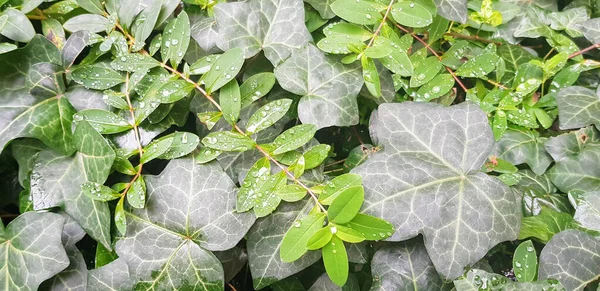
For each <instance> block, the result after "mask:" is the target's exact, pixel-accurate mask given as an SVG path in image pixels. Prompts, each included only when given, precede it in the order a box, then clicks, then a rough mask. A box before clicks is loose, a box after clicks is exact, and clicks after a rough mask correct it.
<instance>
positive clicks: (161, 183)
mask: <svg viewBox="0 0 600 291" xmlns="http://www.w3.org/2000/svg"><path fill="white" fill-rule="evenodd" d="M146 184H147V187H148V201H147V206H146V208H144V209H134V210H133V211H132V212H126V216H127V232H126V234H125V236H124V237H123V239H121V240H119V241H118V242H117V245H116V250H117V254H118V255H119V257H120V258H123V259H125V261H126V262H127V265H128V267H129V270H130V271H131V272H132V273H131V274H130V275H131V277H133V278H136V279H138V280H139V281H138V282H137V283H136V286H137V288H142V287H144V288H147V287H150V286H154V287H156V288H159V289H181V288H184V287H185V288H188V287H189V288H202V289H206V290H223V288H224V286H223V285H224V283H223V269H222V266H221V264H220V263H219V260H218V259H217V258H216V257H215V256H214V254H213V253H211V252H210V251H221V250H227V249H230V248H232V247H234V246H235V245H236V244H237V243H238V241H239V240H241V239H242V237H243V236H244V235H245V233H246V231H247V230H248V228H250V226H251V225H252V224H253V222H254V219H253V217H252V215H251V214H242V213H239V214H238V213H234V205H235V196H236V191H235V186H234V184H233V182H231V180H229V178H228V177H227V175H226V174H225V173H224V172H223V171H222V170H221V169H220V167H219V166H218V165H215V164H205V165H198V164H197V163H196V161H195V160H194V159H193V158H183V159H177V160H173V161H171V162H170V163H169V164H168V165H167V167H166V168H165V169H164V170H163V172H162V173H161V174H160V175H158V176H146ZM174 193H176V194H177V195H173V194H174ZM167 217H168V219H167Z"/></svg>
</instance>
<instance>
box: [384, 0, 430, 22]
mask: <svg viewBox="0 0 600 291" xmlns="http://www.w3.org/2000/svg"><path fill="white" fill-rule="evenodd" d="M424 2H427V1H406V2H398V3H396V4H394V5H392V11H391V12H392V17H393V18H394V20H396V22H398V23H399V24H401V25H406V26H408V27H426V26H428V25H430V24H431V23H432V22H433V15H431V13H430V11H429V9H428V8H427V6H425V4H424Z"/></svg>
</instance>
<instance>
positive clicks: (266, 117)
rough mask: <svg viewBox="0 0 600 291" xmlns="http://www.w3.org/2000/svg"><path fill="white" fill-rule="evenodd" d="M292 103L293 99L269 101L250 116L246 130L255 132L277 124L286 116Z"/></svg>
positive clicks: (250, 132) (249, 132) (251, 132)
mask: <svg viewBox="0 0 600 291" xmlns="http://www.w3.org/2000/svg"><path fill="white" fill-rule="evenodd" d="M291 105H292V100H291V99H279V100H276V101H271V102H269V103H268V104H266V105H264V106H263V107H261V108H259V109H258V110H256V112H254V114H252V116H250V119H248V124H247V125H246V131H247V132H248V134H253V133H256V132H259V131H261V130H263V129H265V128H268V127H269V126H271V125H273V124H275V122H277V121H279V120H280V119H281V118H282V117H283V116H285V114H286V113H287V111H288V110H289V109H290V106H291Z"/></svg>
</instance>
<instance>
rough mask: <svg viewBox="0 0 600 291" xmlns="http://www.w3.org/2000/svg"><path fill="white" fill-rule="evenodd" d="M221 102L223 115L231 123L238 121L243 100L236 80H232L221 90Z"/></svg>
mask: <svg viewBox="0 0 600 291" xmlns="http://www.w3.org/2000/svg"><path fill="white" fill-rule="evenodd" d="M219 103H220V105H221V110H222V112H223V117H224V118H225V120H227V122H229V123H230V124H235V123H237V121H238V119H239V117H240V109H241V106H242V101H241V98H240V86H239V85H238V83H237V81H236V80H231V81H229V82H228V83H227V84H225V86H223V88H221V90H220V91H219Z"/></svg>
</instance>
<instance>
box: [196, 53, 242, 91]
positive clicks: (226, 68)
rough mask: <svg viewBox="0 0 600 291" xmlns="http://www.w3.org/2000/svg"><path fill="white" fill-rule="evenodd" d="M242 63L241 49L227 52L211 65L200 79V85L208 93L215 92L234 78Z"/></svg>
mask: <svg viewBox="0 0 600 291" xmlns="http://www.w3.org/2000/svg"><path fill="white" fill-rule="evenodd" d="M243 63H244V58H243V55H242V50H241V49H239V48H234V49H231V50H228V51H226V52H225V53H224V54H222V55H221V56H219V58H218V59H217V60H216V61H215V62H214V63H213V64H212V66H211V67H210V70H209V71H208V72H207V73H206V74H204V75H203V76H202V79H200V83H201V84H204V85H205V86H206V89H207V91H208V92H213V91H216V90H217V89H219V88H221V87H223V85H225V84H227V83H228V82H229V81H231V80H233V78H235V75H237V73H238V72H239V71H240V69H241V68H242V64H243Z"/></svg>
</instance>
